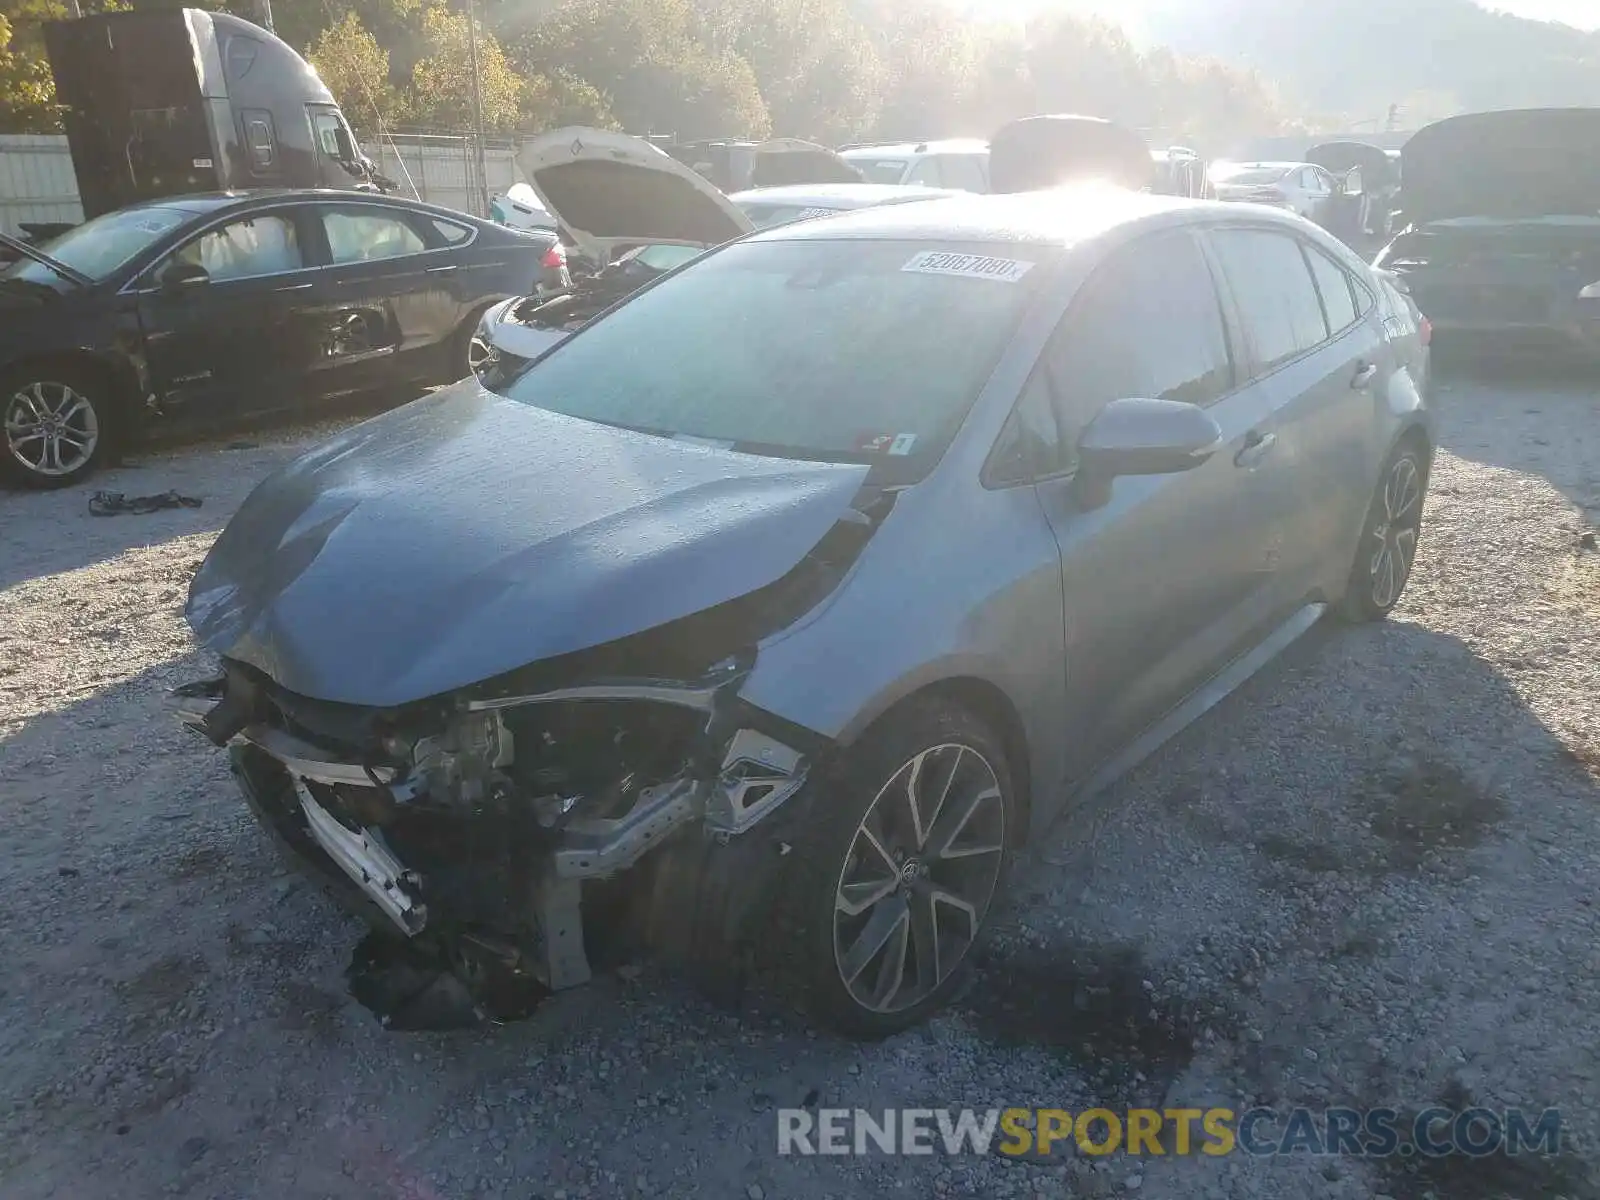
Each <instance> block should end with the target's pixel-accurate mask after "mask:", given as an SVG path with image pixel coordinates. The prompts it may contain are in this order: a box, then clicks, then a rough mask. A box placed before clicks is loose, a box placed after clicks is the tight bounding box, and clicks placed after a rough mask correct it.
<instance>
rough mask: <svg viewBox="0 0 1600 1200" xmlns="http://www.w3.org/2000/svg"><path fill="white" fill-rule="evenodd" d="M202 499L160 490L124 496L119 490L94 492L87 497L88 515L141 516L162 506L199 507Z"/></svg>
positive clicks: (157, 510) (156, 510)
mask: <svg viewBox="0 0 1600 1200" xmlns="http://www.w3.org/2000/svg"><path fill="white" fill-rule="evenodd" d="M203 503H204V501H202V500H200V499H199V498H198V497H196V496H185V495H183V494H182V493H181V492H162V493H160V494H159V495H156V496H131V497H130V496H125V495H123V494H122V493H121V492H96V493H95V494H94V495H93V496H90V497H89V515H90V516H94V517H117V516H121V515H122V514H124V513H132V514H134V515H139V516H142V515H143V514H145V513H153V512H159V511H160V510H161V509H164V508H199V507H200V505H201V504H203Z"/></svg>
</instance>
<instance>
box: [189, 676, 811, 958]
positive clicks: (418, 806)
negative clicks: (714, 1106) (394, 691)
mask: <svg viewBox="0 0 1600 1200" xmlns="http://www.w3.org/2000/svg"><path fill="white" fill-rule="evenodd" d="M748 666H749V664H748V663H742V662H740V661H737V660H734V659H728V660H726V661H723V662H721V663H718V664H716V665H714V666H713V667H712V668H711V669H709V670H707V671H705V672H704V673H702V674H700V675H699V676H697V677H695V678H693V679H690V680H684V681H666V680H599V679H596V680H589V681H583V682H580V681H576V680H574V681H573V682H571V683H569V684H567V685H565V686H554V687H549V688H547V689H543V690H536V691H531V692H526V693H516V694H513V693H510V692H503V693H501V694H493V693H492V692H485V693H483V694H479V695H476V696H472V697H470V698H469V697H468V696H467V695H465V694H463V695H461V696H457V697H453V698H450V699H448V700H442V701H438V702H430V703H427V704H420V705H414V706H409V707H407V708H405V709H394V710H372V709H362V708H357V707H353V706H347V705H335V704H329V703H326V702H321V701H313V700H307V699H304V698H301V697H296V696H293V695H291V694H289V693H286V692H284V691H282V690H281V689H279V688H277V687H275V686H274V685H273V684H272V683H271V682H270V681H269V680H268V679H266V678H265V676H263V675H261V674H260V673H259V672H257V671H255V670H254V669H252V668H249V667H247V666H244V665H242V664H235V663H225V669H224V671H223V673H222V675H221V676H220V677H218V678H216V679H211V680H206V681H203V682H200V683H195V684H190V685H187V686H185V687H183V688H180V689H178V691H177V692H175V693H174V695H173V697H172V704H173V706H174V707H175V709H176V710H177V713H178V715H179V716H180V718H181V719H182V720H183V721H184V722H185V723H186V724H188V725H190V726H191V727H193V728H194V729H196V730H197V731H198V732H200V733H201V734H203V735H204V736H206V737H207V738H208V739H210V740H211V741H212V742H213V743H216V744H218V745H226V746H228V747H229V748H230V750H231V755H232V762H233V768H234V772H235V774H236V776H237V777H238V779H239V782H240V785H241V787H242V789H243V791H244V793H245V796H246V799H247V800H248V802H249V804H250V807H251V808H252V810H253V811H254V812H255V813H256V815H257V817H258V818H259V819H261V820H262V822H263V823H264V824H265V825H267V827H268V828H269V829H270V830H271V832H272V833H273V834H274V836H275V837H276V838H277V839H278V840H279V842H280V845H282V846H283V847H284V848H286V849H288V850H289V851H291V852H292V853H293V854H294V855H295V856H296V857H298V858H299V859H300V860H301V861H302V862H303V863H304V864H306V865H310V866H312V867H314V868H316V869H317V870H318V871H320V873H321V874H322V875H323V877H324V878H325V879H328V880H331V881H332V882H333V883H334V884H335V885H336V886H335V890H336V891H338V892H341V893H343V896H344V898H345V899H347V900H349V901H351V902H352V906H353V907H355V908H356V909H358V910H362V911H363V912H364V914H365V915H366V916H367V917H369V919H372V920H373V921H374V922H376V923H379V924H381V925H384V926H386V927H388V928H389V929H391V930H393V931H394V932H396V933H398V934H400V935H403V936H404V937H405V938H409V939H413V940H417V941H419V942H420V943H422V944H426V945H427V946H429V947H432V948H438V949H443V950H445V951H447V952H448V953H449V954H450V955H451V957H452V958H454V959H456V960H462V961H464V960H472V961H474V962H475V963H476V967H477V969H480V970H482V969H488V968H491V967H493V968H498V969H501V970H508V971H510V972H511V973H513V974H516V975H520V976H523V977H525V978H527V979H529V980H533V981H537V982H538V983H539V984H541V985H543V986H544V987H547V988H550V989H552V990H557V989H562V988H569V987H573V986H576V985H579V984H582V983H584V982H586V981H587V980H588V979H589V978H590V974H591V967H590V963H589V959H588V955H587V953H586V950H585V938H584V905H585V900H586V897H587V895H588V894H589V893H588V889H589V888H590V887H591V885H599V884H602V883H604V882H606V881H615V880H618V879H620V878H622V877H623V876H625V875H626V874H628V873H629V872H631V871H633V870H634V868H636V867H637V866H638V865H639V864H640V863H641V860H643V859H645V858H646V856H648V855H650V854H651V852H652V851H655V850H657V849H658V848H661V847H663V846H666V845H667V844H668V843H671V842H673V841H674V839H677V840H679V841H682V842H693V841H697V840H698V841H702V842H703V841H710V842H713V843H717V844H721V845H726V844H727V843H728V842H729V841H731V840H732V839H739V838H744V837H746V836H747V835H748V834H749V833H750V831H751V830H753V829H755V828H756V827H757V826H759V825H761V824H762V823H763V822H764V821H765V820H766V819H767V818H768V817H769V816H770V815H771V814H772V813H773V812H775V811H776V810H778V809H779V808H780V807H781V806H782V805H784V804H785V803H786V802H787V801H788V800H790V799H791V798H792V797H793V796H794V795H795V794H796V793H797V792H798V791H799V790H800V788H801V787H802V785H803V784H804V783H805V781H806V778H807V776H808V774H809V773H810V772H811V770H812V769H813V764H814V757H815V753H816V752H817V751H818V750H819V749H825V747H822V746H820V745H818V744H817V743H816V742H812V743H811V744H810V745H808V746H804V747H802V746H800V745H796V744H795V743H796V742H797V741H804V740H806V739H805V736H804V735H803V734H801V735H800V736H798V737H796V736H795V735H794V732H793V731H781V732H780V731H778V730H776V729H774V728H764V727H763V725H764V724H768V722H764V721H763V720H762V719H761V715H760V714H758V713H755V712H753V711H751V710H749V709H748V708H747V707H746V706H744V705H742V704H741V702H740V701H739V700H738V697H737V689H738V686H739V684H740V682H741V681H742V680H743V679H744V677H745V675H746V673H747V671H748ZM769 721H770V719H769ZM692 853H694V854H697V855H698V854H700V853H701V851H700V850H699V849H694V850H693V851H692ZM772 853H773V856H775V855H776V851H773V852H772ZM635 882H638V883H640V884H641V887H642V890H644V891H649V890H650V889H652V888H654V887H655V886H656V881H655V880H653V879H652V880H651V881H649V882H648V883H646V882H644V881H642V880H640V881H635ZM726 882H727V881H724V885H725V884H726ZM656 898H657V899H659V896H658V897H656Z"/></svg>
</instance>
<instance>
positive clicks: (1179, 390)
mask: <svg viewBox="0 0 1600 1200" xmlns="http://www.w3.org/2000/svg"><path fill="white" fill-rule="evenodd" d="M1303 270H1304V268H1303V267H1302V271H1303ZM1308 282H1309V277H1308ZM1312 298H1313V300H1314V299H1315V296H1313V297H1312ZM1042 369H1043V370H1044V371H1046V372H1047V374H1048V376H1049V381H1050V390H1051V393H1052V395H1053V396H1054V398H1055V403H1056V407H1057V412H1058V419H1059V424H1060V427H1061V439H1060V444H1061V445H1062V446H1064V447H1068V448H1070V447H1072V446H1075V445H1076V443H1077V440H1078V438H1079V436H1080V435H1081V434H1082V432H1083V429H1084V427H1085V426H1086V425H1087V424H1088V423H1089V422H1090V421H1091V420H1093V419H1094V416H1095V414H1096V413H1098V412H1099V411H1100V410H1101V409H1102V408H1104V407H1105V406H1106V405H1107V404H1109V403H1110V402H1111V401H1113V400H1129V399H1149V400H1179V401H1184V402H1187V403H1190V404H1199V405H1209V404H1212V403H1214V402H1215V401H1217V400H1218V399H1220V398H1221V397H1222V396H1224V395H1226V394H1227V393H1228V392H1230V391H1231V390H1232V389H1233V386H1234V371H1233V361H1232V357H1231V355H1230V353H1229V348H1228V339H1227V333H1226V329H1225V327H1224V325H1223V320H1222V308H1221V305H1220V304H1219V302H1218V299H1217V292H1216V286H1215V283H1214V282H1213V280H1212V276H1211V270H1210V268H1209V267H1208V266H1207V264H1206V260H1205V256H1204V255H1203V254H1202V253H1201V251H1200V248H1199V246H1198V245H1197V244H1196V243H1195V241H1194V239H1193V238H1192V237H1191V236H1190V235H1189V234H1187V233H1165V234H1158V235H1156V236H1154V237H1151V238H1148V239H1145V240H1142V241H1140V242H1138V243H1136V244H1134V245H1133V246H1130V247H1127V248H1126V249H1124V250H1122V251H1119V252H1118V253H1117V254H1116V255H1114V256H1113V257H1112V258H1111V259H1109V260H1108V261H1107V262H1106V263H1105V264H1104V265H1103V266H1101V267H1100V269H1099V270H1098V271H1096V272H1095V275H1094V277H1093V278H1092V279H1091V280H1090V281H1089V283H1088V285H1087V287H1086V288H1085V290H1084V292H1083V293H1082V294H1081V295H1080V296H1079V297H1078V298H1077V299H1075V300H1074V301H1073V302H1072V307H1071V308H1070V309H1069V310H1068V312H1067V315H1066V317H1065V319H1064V321H1063V323H1062V325H1061V328H1060V330H1059V331H1058V332H1057V334H1056V336H1055V338H1054V340H1053V341H1052V343H1051V345H1050V347H1049V349H1048V350H1046V352H1045V356H1044V361H1043V364H1042ZM1068 454H1069V455H1070V454H1071V451H1070V449H1069V450H1068ZM1063 465H1064V467H1066V468H1070V467H1071V466H1073V465H1075V464H1073V463H1066V464H1063Z"/></svg>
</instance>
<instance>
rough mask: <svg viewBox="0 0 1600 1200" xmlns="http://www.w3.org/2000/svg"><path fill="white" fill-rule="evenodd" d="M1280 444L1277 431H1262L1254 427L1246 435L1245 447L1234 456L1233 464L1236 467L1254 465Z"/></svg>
mask: <svg viewBox="0 0 1600 1200" xmlns="http://www.w3.org/2000/svg"><path fill="white" fill-rule="evenodd" d="M1277 444H1278V435H1277V434H1275V433H1262V432H1260V431H1259V430H1255V429H1252V430H1251V431H1250V432H1249V433H1248V434H1246V435H1245V439H1244V448H1243V449H1242V450H1240V451H1239V453H1237V454H1235V455H1234V456H1233V465H1234V466H1236V467H1253V466H1255V465H1256V464H1257V463H1259V462H1260V461H1261V460H1262V459H1264V458H1265V457H1266V456H1267V455H1269V454H1271V453H1272V448H1273V447H1274V446H1276V445H1277Z"/></svg>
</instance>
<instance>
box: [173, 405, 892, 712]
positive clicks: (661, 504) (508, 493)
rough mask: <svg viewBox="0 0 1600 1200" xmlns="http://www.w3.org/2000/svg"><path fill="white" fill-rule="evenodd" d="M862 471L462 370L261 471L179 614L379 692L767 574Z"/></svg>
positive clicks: (263, 656) (199, 628)
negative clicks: (683, 433) (564, 411)
mask: <svg viewBox="0 0 1600 1200" xmlns="http://www.w3.org/2000/svg"><path fill="white" fill-rule="evenodd" d="M866 476H867V468H866V467H865V466H859V465H842V464H839V465H836V464H827V463H801V462H792V461H787V460H780V459H770V458H759V457H755V456H751V455H745V454H739V453H734V452H732V451H727V450H722V449H719V448H715V447H708V446H701V445H696V444H691V443H688V442H680V441H674V440H671V439H668V438H660V437H653V436H650V435H647V434H640V433H634V432H631V431H627V430H621V429H615V428H611V427H607V426H602V425H596V424H593V423H591V422H587V421H582V420H578V419H576V418H573V417H567V416H562V415H560V414H557V413H551V412H547V411H545V410H542V409H537V408H532V407H529V406H527V405H524V404H520V403H517V402H516V401H513V400H508V399H506V398H504V397H502V396H497V395H495V394H494V393H493V392H489V391H487V390H486V389H484V388H483V387H482V386H481V385H479V384H478V383H477V382H476V381H475V380H464V381H463V382H461V383H458V384H456V385H454V386H453V387H451V388H448V389H446V390H445V391H442V392H439V393H436V394H434V395H432V396H427V397H424V398H423V399H421V400H417V401H414V402H413V403H411V404H409V405H406V406H405V407H403V408H400V409H396V410H394V411H393V412H390V413H387V414H385V415H383V416H380V417H377V418H375V419H373V420H371V421H367V422H365V423H363V424H361V425H357V426H355V427H353V428H351V429H349V430H347V431H346V432H345V433H343V434H341V435H340V436H338V437H336V438H334V439H333V440H332V441H330V442H327V443H325V444H324V445H322V446H320V447H318V448H317V449H315V450H313V451H311V452H310V453H309V454H307V455H305V456H304V457H302V458H300V459H298V460H297V461H295V462H293V463H290V464H289V465H288V466H286V467H284V468H282V469H281V470H279V471H278V472H277V473H275V474H274V475H272V476H270V477H269V478H268V479H266V480H265V481H264V482H263V483H262V484H261V485H260V486H259V487H257V488H256V490H255V491H254V492H252V493H251V494H250V496H249V497H248V498H247V499H246V500H245V502H244V504H243V505H242V506H241V507H240V509H239V511H238V513H237V515H236V516H235V517H234V518H233V520H232V521H230V522H229V523H228V525H227V527H226V528H225V529H224V530H223V532H222V535H221V536H220V537H219V538H218V539H217V541H216V544H215V545H214V546H213V547H212V550H211V552H210V554H208V555H207V556H206V559H205V561H204V563H203V564H202V565H201V567H200V570H199V571H198V573H197V574H196V575H195V578H194V581H193V583H192V584H191V585H190V589H189V602H188V607H187V610H186V615H187V617H188V620H189V624H190V626H191V628H193V630H194V632H195V635H196V637H197V638H198V639H199V641H200V642H201V644H202V645H204V646H205V647H206V648H207V649H209V650H212V651H214V652H216V653H218V654H221V655H225V656H227V657H229V658H233V659H237V660H240V661H242V662H245V663H248V664H250V665H251V666H254V667H256V668H258V669H260V670H261V671H263V672H265V673H266V674H267V675H268V676H269V677H271V678H272V679H273V680H274V681H276V682H277V683H278V684H279V685H280V686H282V687H284V688H286V689H288V690H289V691H291V692H295V693H297V694H299V695H302V696H307V697H310V698H313V699H319V700H328V701H334V702H341V703H348V704H359V705H368V706H374V707H392V706H395V705H400V704H404V703H407V702H410V701H413V700H419V699H424V698H426V697H430V696H436V695H439V694H441V693H445V692H450V691H453V690H456V689H459V688H462V687H466V686H468V685H471V684H475V683H479V682H482V681H484V680H487V679H491V678H494V677H496V676H498V675H501V674H504V673H505V672H507V671H510V670H513V669H515V668H517V667H520V666H524V665H526V664H529V663H532V662H537V661H540V660H543V659H548V658H553V657H555V656H557V655H561V654H566V653H570V652H573V651H577V650H583V649H587V648H589V647H592V646H597V645H601V644H603V643H606V642H610V641H614V640H616V639H618V638H621V637H625V636H627V635H629V634H633V633H639V632H642V631H644V630H647V629H652V628H655V627H657V626H660V625H664V624H666V623H668V622H670V621H674V620H677V619H679V618H681V617H686V616H689V615H691V614H693V613H697V612H701V611H703V610H705V609H708V608H712V607H714V606H716V605H718V604H721V603H723V602H725V601H729V600H734V599H737V598H739V597H740V596H744V595H747V594H749V593H751V592H754V591H756V590H758V589H760V588H762V587H765V586H767V585H768V584H771V583H775V582H777V581H778V580H779V579H781V578H782V577H783V576H784V575H785V574H787V573H788V572H789V571H790V570H791V569H792V568H794V567H795V566H796V565H797V564H798V563H799V562H800V561H801V560H802V559H803V558H804V557H805V556H806V554H808V553H809V552H810V551H811V550H812V549H813V548H814V547H815V546H816V544H817V543H818V542H819V541H820V540H821V539H822V537H823V536H824V535H825V534H826V533H827V532H828V531H829V530H830V529H831V528H832V527H833V526H834V525H835V523H836V522H837V521H838V520H839V519H840V518H841V517H842V516H843V515H844V514H845V512H846V510H847V509H848V507H849V506H850V504H851V502H852V501H853V499H854V498H855V496H856V494H857V493H858V492H859V490H860V488H861V486H862V484H863V483H864V482H865V480H866Z"/></svg>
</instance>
